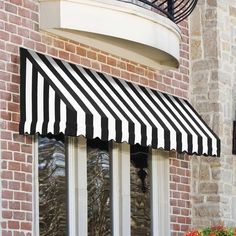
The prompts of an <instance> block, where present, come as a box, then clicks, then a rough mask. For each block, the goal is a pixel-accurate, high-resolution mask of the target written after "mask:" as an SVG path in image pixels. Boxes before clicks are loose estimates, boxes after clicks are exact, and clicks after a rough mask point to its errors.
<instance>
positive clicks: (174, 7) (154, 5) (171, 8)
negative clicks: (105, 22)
mask: <svg viewBox="0 0 236 236" xmlns="http://www.w3.org/2000/svg"><path fill="white" fill-rule="evenodd" d="M121 1H125V2H132V3H133V4H136V5H139V6H142V7H145V8H150V9H151V10H153V11H157V12H159V13H161V14H163V15H165V16H167V17H168V18H169V19H170V20H172V21H174V22H175V23H176V24H178V23H179V22H181V21H183V20H184V19H186V18H187V17H188V16H189V15H190V14H191V12H192V11H193V10H194V8H195V6H196V4H197V2H198V0H121Z"/></svg>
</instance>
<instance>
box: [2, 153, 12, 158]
mask: <svg viewBox="0 0 236 236" xmlns="http://www.w3.org/2000/svg"><path fill="white" fill-rule="evenodd" d="M2 159H4V160H12V152H9V151H2Z"/></svg>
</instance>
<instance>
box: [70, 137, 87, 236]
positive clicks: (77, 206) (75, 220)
mask: <svg viewBox="0 0 236 236" xmlns="http://www.w3.org/2000/svg"><path fill="white" fill-rule="evenodd" d="M75 140H76V141H74V142H73V141H72V140H71V141H69V150H68V156H69V161H68V167H69V168H68V177H69V194H68V198H69V214H70V216H69V219H70V220H69V222H70V226H69V227H70V230H69V232H70V234H69V235H70V236H74V235H78V236H87V235H88V233H87V230H88V219H87V217H88V213H87V212H88V200H87V195H88V193H87V144H86V139H85V138H83V137H79V138H78V139H75Z"/></svg>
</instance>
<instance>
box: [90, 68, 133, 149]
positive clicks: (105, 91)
mask: <svg viewBox="0 0 236 236" xmlns="http://www.w3.org/2000/svg"><path fill="white" fill-rule="evenodd" d="M97 74H98V76H99V78H100V79H101V80H103V81H104V82H105V83H106V84H107V85H108V86H109V88H110V89H111V90H112V91H113V92H115V93H116V91H115V90H114V89H113V87H111V85H110V83H109V82H108V81H107V79H106V78H105V76H104V75H103V74H102V73H99V72H97ZM91 79H93V81H94V82H95V83H96V84H97V86H98V87H99V89H101V90H102V91H103V92H104V94H105V95H106V97H107V99H109V100H110V101H111V102H112V103H113V104H114V105H115V106H116V108H117V109H118V110H119V111H120V113H121V114H122V115H123V117H124V118H125V119H126V120H127V121H128V126H129V130H128V132H129V143H130V144H134V123H133V121H132V120H131V119H130V117H129V116H128V115H127V114H126V113H125V112H124V109H123V108H122V107H120V105H119V104H118V103H117V100H116V99H115V98H114V97H112V96H111V94H110V93H109V92H108V91H107V90H106V89H105V88H104V87H103V86H102V85H101V83H100V82H99V81H98V79H97V78H95V77H94V76H92V77H91ZM116 94H117V93H116ZM121 122H122V121H121V120H117V121H116V127H117V126H118V127H119V128H120V133H119V132H117V133H116V137H117V139H116V141H117V142H119V140H120V141H121V139H122V123H121Z"/></svg>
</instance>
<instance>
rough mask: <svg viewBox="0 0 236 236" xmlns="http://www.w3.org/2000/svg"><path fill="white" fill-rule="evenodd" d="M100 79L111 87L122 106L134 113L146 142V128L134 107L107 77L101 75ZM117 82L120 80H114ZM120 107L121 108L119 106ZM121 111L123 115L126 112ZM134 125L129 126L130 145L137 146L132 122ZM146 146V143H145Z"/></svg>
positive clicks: (143, 139)
mask: <svg viewBox="0 0 236 236" xmlns="http://www.w3.org/2000/svg"><path fill="white" fill-rule="evenodd" d="M99 75H100V77H101V78H102V79H103V81H104V82H105V83H106V84H107V85H108V86H109V88H110V89H111V90H112V91H113V92H114V93H115V95H116V96H117V97H118V99H119V100H120V101H121V102H122V104H123V105H124V106H125V107H126V108H127V109H128V110H129V112H130V113H132V115H133V116H134V117H135V119H136V120H137V121H138V122H139V123H140V125H141V133H142V134H145V136H144V137H143V138H142V141H145V140H146V126H145V124H144V123H143V121H142V120H141V119H140V117H139V116H138V115H137V114H136V113H135V112H134V111H133V109H132V107H130V105H129V104H128V103H127V102H126V100H125V99H124V98H123V97H122V95H121V94H119V93H118V91H117V90H116V89H115V88H114V87H113V86H112V84H111V83H110V82H109V81H108V79H106V77H105V76H104V75H103V74H102V73H99ZM114 81H115V82H117V81H118V79H115V80H114ZM118 107H119V106H118ZM119 110H120V112H121V111H122V112H121V113H122V114H124V113H125V112H124V111H123V108H120V107H119ZM128 120H131V118H130V117H129V119H128ZM131 122H132V123H130V125H129V143H130V144H135V143H134V142H135V132H134V128H135V125H134V122H133V121H132V120H131ZM145 145H146V142H145Z"/></svg>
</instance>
